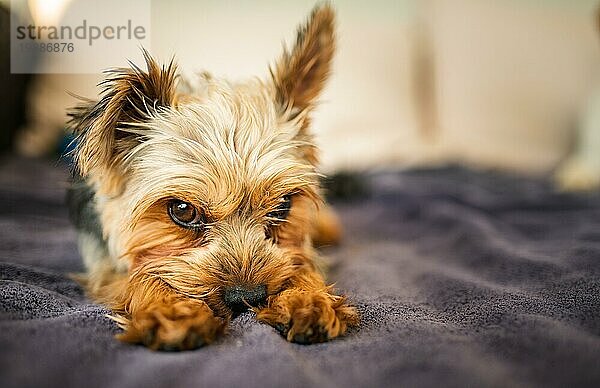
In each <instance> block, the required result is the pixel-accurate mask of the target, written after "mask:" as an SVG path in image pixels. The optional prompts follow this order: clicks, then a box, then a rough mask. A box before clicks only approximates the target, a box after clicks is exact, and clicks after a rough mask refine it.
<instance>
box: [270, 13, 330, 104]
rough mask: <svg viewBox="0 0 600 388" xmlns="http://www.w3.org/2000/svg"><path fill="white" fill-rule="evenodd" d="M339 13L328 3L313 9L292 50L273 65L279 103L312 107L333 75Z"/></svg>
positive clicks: (299, 31) (285, 51)
mask: <svg viewBox="0 0 600 388" xmlns="http://www.w3.org/2000/svg"><path fill="white" fill-rule="evenodd" d="M334 29H335V14H334V11H333V9H332V8H331V6H329V5H328V4H324V5H321V6H317V7H315V8H314V9H313V11H312V13H311V15H310V17H309V20H308V22H307V23H306V24H304V25H302V26H300V28H299V29H298V35H297V38H296V44H295V46H294V48H293V49H292V51H291V52H289V51H288V50H287V49H286V48H285V47H284V51H283V55H282V56H281V58H280V59H279V60H278V61H277V63H276V64H275V66H274V68H271V75H272V78H273V83H274V85H275V92H276V98H277V102H278V103H280V104H281V106H282V107H283V108H284V109H286V110H287V109H291V110H292V111H295V112H300V111H304V110H306V109H310V108H311V107H312V106H313V104H314V103H315V101H316V98H317V97H318V95H319V94H320V93H321V90H322V89H323V86H324V84H325V81H326V80H327V77H328V76H329V72H330V68H331V61H332V58H333V53H334V51H335V33H334Z"/></svg>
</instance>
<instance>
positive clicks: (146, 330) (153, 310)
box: [116, 300, 225, 351]
mask: <svg viewBox="0 0 600 388" xmlns="http://www.w3.org/2000/svg"><path fill="white" fill-rule="evenodd" d="M116 320H117V322H119V324H120V325H121V327H122V328H123V329H124V330H125V331H124V332H123V333H122V334H119V335H118V336H117V337H118V338H119V339H120V340H122V341H125V342H130V343H139V344H143V345H145V346H147V347H149V348H150V349H154V350H165V351H175V350H190V349H196V348H199V347H201V346H204V345H208V344H210V343H211V342H213V341H214V340H215V339H216V338H217V337H218V336H219V335H221V334H223V332H224V330H225V322H224V321H223V319H221V318H218V317H215V316H214V314H213V312H212V310H211V309H210V308H209V307H208V306H207V305H206V304H205V303H203V302H198V301H195V300H177V301H174V302H172V303H166V302H165V303H160V304H155V305H151V306H149V307H148V308H146V309H143V310H140V311H137V312H135V313H133V314H132V315H131V317H130V318H129V319H121V318H116Z"/></svg>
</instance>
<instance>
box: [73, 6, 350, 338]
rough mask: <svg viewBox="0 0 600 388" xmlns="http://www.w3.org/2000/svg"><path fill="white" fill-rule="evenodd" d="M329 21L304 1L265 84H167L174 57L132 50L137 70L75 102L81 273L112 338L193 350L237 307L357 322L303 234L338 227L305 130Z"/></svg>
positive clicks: (305, 326)
mask: <svg viewBox="0 0 600 388" xmlns="http://www.w3.org/2000/svg"><path fill="white" fill-rule="evenodd" d="M333 19H334V15H333V11H332V10H331V8H329V7H328V6H323V7H320V8H316V9H315V10H314V11H313V13H312V15H311V17H310V20H309V22H308V23H307V25H306V26H304V27H302V28H301V29H300V30H299V32H298V38H297V41H296V44H295V47H294V49H293V50H292V51H291V52H287V51H285V52H284V54H283V56H282V57H281V58H280V60H279V61H278V63H277V64H276V66H275V67H274V68H273V69H272V70H271V78H270V79H268V80H266V81H261V80H258V79H257V80H251V81H249V82H246V83H243V84H231V83H228V82H226V81H222V80H215V79H213V78H211V77H210V76H209V75H207V74H203V75H200V76H198V78H197V79H196V80H191V81H190V80H187V81H183V82H179V83H178V82H177V81H178V80H177V77H176V69H175V66H174V65H173V64H170V65H168V66H165V67H162V68H161V67H159V66H158V65H157V64H156V63H155V62H154V60H153V59H152V58H150V57H149V55H148V54H147V53H145V56H146V65H147V71H143V70H141V69H139V68H137V67H135V66H133V68H132V69H118V70H114V71H112V72H111V73H110V77H109V78H108V79H107V80H106V81H105V83H104V93H103V95H102V98H101V99H100V100H99V101H98V102H96V101H88V102H86V103H85V104H84V105H82V106H81V107H79V108H77V109H75V110H74V112H73V120H72V123H73V125H72V126H73V129H74V131H75V133H76V134H77V135H78V147H77V150H76V154H75V161H76V167H77V169H78V172H79V173H80V174H81V176H82V177H83V179H82V180H81V181H80V182H77V183H75V184H74V188H73V190H72V195H71V199H72V201H71V202H72V209H73V216H74V218H75V219H76V224H77V226H78V229H79V236H80V238H79V242H80V249H81V253H82V256H83V257H84V262H85V264H86V267H87V270H88V272H87V275H86V277H85V282H86V286H87V290H88V293H89V294H90V295H91V296H92V297H93V298H94V299H95V300H97V301H99V302H101V303H104V304H106V305H107V306H109V307H110V308H111V309H112V310H113V311H114V313H115V316H114V318H115V320H117V321H118V322H119V323H120V325H121V326H122V328H123V329H124V332H123V333H122V334H121V335H120V337H121V338H122V339H123V340H126V341H129V342H136V343H143V344H145V345H147V346H149V347H151V348H154V349H191V348H195V347H198V346H201V345H203V344H207V343H210V342H212V341H213V340H214V339H215V338H217V336H218V335H219V334H221V333H223V331H224V329H225V326H226V323H227V321H228V320H229V319H230V318H231V317H232V316H233V315H234V314H235V313H236V312H239V311H242V310H243V309H245V308H246V306H248V305H251V306H252V308H253V310H254V311H255V312H256V313H257V318H258V319H259V320H261V321H263V322H266V323H268V324H270V325H272V326H274V327H275V328H277V329H278V330H279V331H281V332H282V333H283V334H284V335H285V336H286V337H287V339H288V340H290V341H295V342H306V343H310V342H320V341H325V340H328V339H331V338H334V337H337V336H339V335H342V334H343V333H344V332H345V330H346V328H347V326H348V325H351V324H354V323H356V321H357V315H356V311H355V309H354V308H353V307H350V306H348V305H347V304H346V303H345V298H344V297H341V296H337V295H334V294H333V293H332V290H331V287H329V286H327V285H326V283H325V281H324V279H323V276H322V275H321V274H320V272H319V271H318V269H317V268H316V265H315V258H316V253H315V251H314V250H313V248H312V238H311V237H315V238H316V239H321V240H327V239H328V238H330V237H331V236H333V235H335V234H336V233H337V231H336V226H335V223H334V222H333V221H332V220H331V218H330V216H327V215H326V214H323V212H319V211H318V209H319V205H320V202H321V197H320V190H319V185H318V174H317V173H316V166H317V153H316V149H315V146H314V142H313V138H312V135H311V133H310V130H309V124H310V119H309V115H310V112H311V110H312V108H313V107H314V104H315V102H316V98H317V96H318V95H319V93H320V92H321V89H322V87H323V84H324V82H325V80H326V78H327V75H328V73H329V70H330V62H331V59H332V56H333V52H334V31H333V27H334V20H333ZM320 213H321V215H320V216H319V214H320ZM319 217H320V218H321V219H320V220H319V219H317V218H319ZM317 226H318V227H317ZM311 235H313V236H311Z"/></svg>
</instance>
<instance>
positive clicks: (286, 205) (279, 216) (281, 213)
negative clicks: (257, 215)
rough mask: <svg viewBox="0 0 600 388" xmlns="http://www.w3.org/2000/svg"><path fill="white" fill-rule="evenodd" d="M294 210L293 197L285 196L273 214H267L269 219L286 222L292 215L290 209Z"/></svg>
mask: <svg viewBox="0 0 600 388" xmlns="http://www.w3.org/2000/svg"><path fill="white" fill-rule="evenodd" d="M291 208H292V196H291V195H284V196H283V197H281V201H280V202H279V205H277V207H276V208H275V210H273V211H272V212H269V213H267V217H268V218H272V219H276V220H285V219H286V218H287V216H288V214H289V213H290V209H291Z"/></svg>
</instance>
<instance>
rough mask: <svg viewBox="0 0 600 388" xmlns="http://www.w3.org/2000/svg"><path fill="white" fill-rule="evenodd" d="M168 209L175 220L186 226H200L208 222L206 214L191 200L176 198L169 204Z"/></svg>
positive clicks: (178, 223)
mask: <svg viewBox="0 0 600 388" xmlns="http://www.w3.org/2000/svg"><path fill="white" fill-rule="evenodd" d="M167 211H168V212H169V216H170V217H171V219H172V220H173V222H175V223H176V224H177V225H179V226H183V227H184V228H199V227H202V225H203V224H204V223H205V222H206V220H205V217H204V214H203V213H202V212H201V211H199V210H197V209H196V208H195V207H194V206H193V205H192V204H191V203H189V202H184V201H180V200H178V199H174V200H172V201H170V202H169V204H168V205H167Z"/></svg>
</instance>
